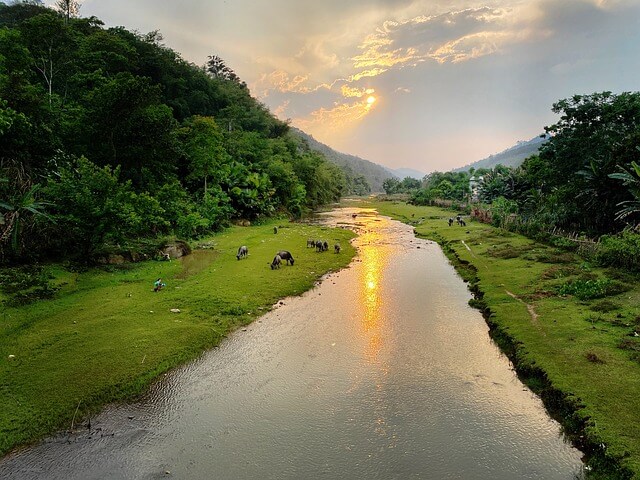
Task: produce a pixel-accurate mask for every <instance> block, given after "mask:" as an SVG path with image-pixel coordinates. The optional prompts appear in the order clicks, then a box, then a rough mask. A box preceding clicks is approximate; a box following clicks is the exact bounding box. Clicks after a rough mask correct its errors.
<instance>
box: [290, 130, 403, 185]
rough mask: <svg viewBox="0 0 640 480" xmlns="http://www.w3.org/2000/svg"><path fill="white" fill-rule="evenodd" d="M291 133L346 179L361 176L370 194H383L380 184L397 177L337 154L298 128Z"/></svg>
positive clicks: (359, 160)
mask: <svg viewBox="0 0 640 480" xmlns="http://www.w3.org/2000/svg"><path fill="white" fill-rule="evenodd" d="M291 131H292V132H293V133H294V134H296V135H298V136H299V137H300V138H302V139H303V140H304V142H305V143H306V144H307V145H308V146H309V148H310V149H311V150H313V151H316V152H319V153H321V154H322V155H324V157H325V158H326V159H327V160H329V161H330V162H331V163H334V164H335V165H338V166H339V167H340V168H342V170H344V171H345V174H346V175H347V177H349V176H350V175H351V176H360V175H361V176H363V177H364V179H365V180H366V182H367V183H368V184H369V187H370V188H371V192H372V193H380V192H384V189H383V188H382V182H384V181H385V180H386V179H387V178H394V177H396V176H397V175H395V174H394V173H392V172H390V171H389V170H387V169H386V168H384V167H383V166H381V165H378V164H377V163H373V162H370V161H369V160H364V159H363V158H360V157H356V156H355V155H349V154H346V153H340V152H337V151H336V150H334V149H333V148H331V147H329V146H328V145H325V144H324V143H321V142H319V141H317V140H316V139H315V138H313V137H312V136H311V135H309V134H307V133H305V132H303V131H302V130H300V129H298V128H295V127H291Z"/></svg>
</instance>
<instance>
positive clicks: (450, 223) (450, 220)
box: [449, 217, 453, 226]
mask: <svg viewBox="0 0 640 480" xmlns="http://www.w3.org/2000/svg"><path fill="white" fill-rule="evenodd" d="M451 225H453V218H451V217H449V226H451Z"/></svg>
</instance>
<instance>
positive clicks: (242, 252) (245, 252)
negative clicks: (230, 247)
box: [236, 245, 249, 260]
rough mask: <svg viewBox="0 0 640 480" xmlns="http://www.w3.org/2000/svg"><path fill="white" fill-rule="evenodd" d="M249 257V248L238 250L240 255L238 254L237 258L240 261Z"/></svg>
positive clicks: (242, 247)
mask: <svg viewBox="0 0 640 480" xmlns="http://www.w3.org/2000/svg"><path fill="white" fill-rule="evenodd" d="M247 255H249V249H248V248H247V246H246V245H242V246H241V247H240V248H239V249H238V253H237V254H236V258H237V259H238V260H240V259H241V258H246V256H247Z"/></svg>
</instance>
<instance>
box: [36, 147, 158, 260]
mask: <svg viewBox="0 0 640 480" xmlns="http://www.w3.org/2000/svg"><path fill="white" fill-rule="evenodd" d="M119 176H120V167H116V168H115V169H111V168H110V167H109V166H105V167H99V166H97V165H95V164H94V163H92V162H90V161H89V160H87V159H86V158H83V157H81V158H79V159H77V160H76V161H73V162H71V163H69V164H68V165H64V166H63V167H62V168H60V170H59V171H58V172H57V174H56V175H52V176H50V177H49V179H48V183H47V186H46V189H45V193H46V195H47V197H48V198H50V199H52V200H54V199H55V207H54V208H53V209H52V210H53V212H52V215H53V216H54V218H55V219H56V221H57V224H58V230H59V232H58V236H57V237H56V238H57V239H58V242H59V244H58V245H57V247H58V248H60V249H62V250H68V249H70V250H71V251H76V252H78V253H80V254H81V255H82V256H83V257H84V258H85V259H88V257H91V255H92V254H93V253H94V252H96V251H97V250H99V249H100V248H102V247H104V246H105V245H108V244H113V245H117V244H123V243H126V241H127V239H130V238H136V237H146V236H153V235H154V234H157V233H159V232H161V231H165V229H166V227H167V225H168V224H167V222H166V220H164V218H163V214H164V210H163V208H162V207H161V206H160V203H159V202H158V200H157V199H155V198H153V197H151V196H150V195H149V194H147V193H140V194H136V193H135V192H134V191H133V188H132V184H131V182H128V181H127V182H121V181H120V179H119Z"/></svg>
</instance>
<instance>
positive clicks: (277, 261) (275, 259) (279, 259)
mask: <svg viewBox="0 0 640 480" xmlns="http://www.w3.org/2000/svg"><path fill="white" fill-rule="evenodd" d="M281 263H282V257H280V255H276V256H275V257H273V262H271V270H275V269H276V268H280V264H281Z"/></svg>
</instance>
